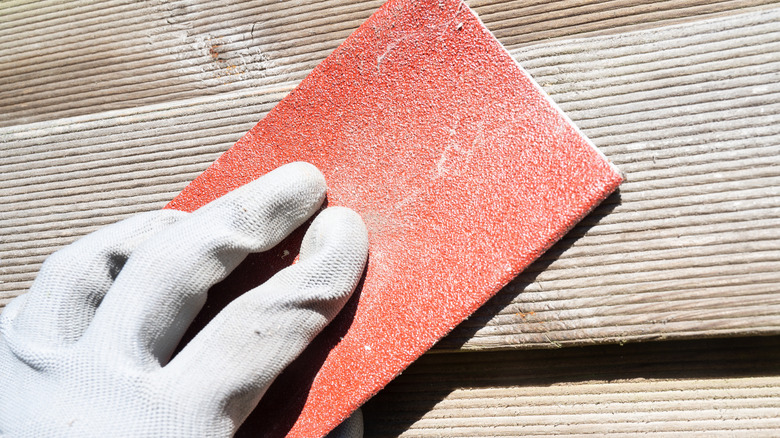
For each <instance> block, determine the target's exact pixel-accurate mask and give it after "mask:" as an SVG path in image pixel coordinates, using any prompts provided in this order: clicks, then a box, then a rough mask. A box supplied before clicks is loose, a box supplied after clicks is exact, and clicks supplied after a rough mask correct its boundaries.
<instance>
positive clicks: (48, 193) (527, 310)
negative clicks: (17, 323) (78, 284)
mask: <svg viewBox="0 0 780 438" xmlns="http://www.w3.org/2000/svg"><path fill="white" fill-rule="evenodd" d="M660 3H669V4H671V3H674V2H660ZM723 3H724V4H725V3H728V2H723ZM188 4H189V3H188ZM540 4H541V3H540ZM691 4H692V3H691ZM41 5H49V6H50V8H51V11H50V12H51V14H50V15H46V14H43V13H42V14H41V15H40V16H39V15H35V14H29V13H28V14H26V15H25V11H26V10H25V9H24V7H17V8H16V9H13V5H11V7H10V9H11V12H14V13H15V14H19V16H18V17H17V18H18V19H19V20H22V19H25V20H32V22H35V23H37V22H38V20H40V19H43V18H41V17H44V18H45V17H49V18H48V19H50V20H52V21H51V23H50V24H51V25H52V26H53V25H54V24H56V23H58V22H57V21H56V20H57V18H56V17H59V15H58V14H60V13H61V12H60V10H61V9H62V8H69V7H71V5H70V4H66V5H63V4H59V3H56V2H51V3H46V2H42V3H41ZM111 5H113V3H110V2H107V3H103V4H101V5H99V6H95V5H93V6H94V8H98V9H94V8H93V9H94V10H93V9H90V8H86V9H84V10H83V11H81V12H80V14H81V13H83V14H82V15H83V16H84V17H83V18H84V19H85V20H90V19H91V18H89V17H93V18H94V17H101V16H103V15H107V14H108V12H106V11H102V9H100V8H109V7H116V8H119V9H117V10H116V11H115V12H116V14H118V15H122V14H125V12H122V11H125V9H122V8H125V7H135V6H137V5H130V6H127V5H125V4H124V3H117V4H116V5H115V6H111ZM170 5H175V4H166V7H169V6H170ZM230 5H231V4H225V6H224V7H225V8H228V9H229V7H232V6H230ZM269 5H271V3H269ZM302 5H304V4H302ZM491 5H492V4H489V3H487V2H485V3H483V4H481V6H478V7H483V8H490V7H496V8H497V7H498V6H495V5H492V6H491ZM496 5H497V4H496ZM3 6H6V5H5V4H4V5H3ZM93 6H90V7H93ZM196 6H197V7H201V6H202V5H201V6H198V4H194V5H193V7H196ZM25 7H26V6H25ZM170 7H173V6H170ZM203 7H205V6H203ZM215 7H217V6H215ZM218 7H220V8H221V7H222V6H218ZM268 7H271V6H268ZM301 7H304V6H301ZM312 7H313V8H314V6H312ZM344 7H347V6H344ZM529 7H530V6H529ZM540 7H541V6H540ZM697 7H698V6H697ZM702 7H704V6H702ZM112 10H113V9H112ZM317 10H319V9H316V8H314V9H312V11H317ZM101 11H102V12H101ZM486 11H487V12H486ZM6 12H8V11H6ZM28 12H29V11H28ZM193 13H194V12H193ZM301 13H302V14H303V12H301ZM308 13H309V14H315V12H308ZM356 13H358V12H356ZM483 13H484V15H486V16H489V10H488V9H483ZM496 13H498V12H496ZM203 14H204V17H206V15H208V14H206V13H205V12H203ZM279 14H280V15H279V19H280V20H284V19H285V15H286V16H292V15H293V14H290V13H287V14H283V13H282V12H279ZM79 16H81V15H79ZM213 16H217V17H218V16H219V15H213V14H212V15H211V17H213ZM4 17H7V15H4ZM779 18H780V11H779V10H777V9H769V10H757V11H754V12H750V13H746V14H738V15H729V16H726V17H718V18H712V19H708V20H700V21H696V22H693V23H689V24H685V25H675V26H665V27H657V28H653V29H651V30H643V31H637V32H634V33H628V34H626V33H621V34H617V35H606V36H595V37H594V36H591V37H584V38H577V39H574V40H565V41H552V42H546V43H542V44H535V45H524V46H522V47H521V48H520V49H517V50H515V51H513V54H514V56H515V57H516V58H517V59H518V60H519V61H520V62H521V63H522V64H523V65H524V66H525V68H526V69H528V70H529V71H530V72H531V74H532V75H534V76H535V77H536V78H537V80H538V81H539V82H540V83H541V84H542V85H543V86H544V88H545V89H546V90H548V92H550V93H551V94H552V96H553V97H554V99H555V100H556V101H558V102H559V103H560V105H561V106H562V107H563V108H564V109H565V110H566V111H567V112H568V113H569V114H570V115H571V117H572V118H573V119H574V120H575V122H576V123H577V124H578V125H579V126H580V127H581V128H582V129H583V130H584V131H585V133H586V134H587V135H588V136H590V137H591V138H592V139H593V140H594V142H595V143H596V144H597V145H598V146H599V147H600V148H601V149H602V150H603V151H604V152H605V153H606V154H607V156H608V157H609V158H610V159H612V160H613V161H614V162H615V163H616V164H617V165H618V166H619V167H620V168H621V170H623V172H625V174H626V178H627V181H626V183H625V184H624V186H623V187H622V189H621V191H620V193H619V195H617V196H613V197H612V198H610V199H609V200H608V201H607V202H606V203H605V204H604V205H602V206H601V207H600V208H599V209H597V210H596V211H595V212H594V213H593V214H591V215H590V216H589V217H588V218H586V220H585V221H584V222H583V223H582V224H581V225H580V226H579V227H577V228H576V229H575V230H573V231H572V233H570V234H569V235H568V236H567V237H566V238H565V239H564V240H563V241H562V242H561V243H560V244H559V245H557V246H556V247H555V248H553V250H552V251H551V252H550V253H548V254H547V255H546V256H545V257H544V258H543V259H541V260H540V261H539V262H538V263H536V264H535V265H534V266H533V267H532V268H531V269H529V270H528V271H527V272H526V273H524V274H523V275H522V276H521V277H520V278H518V279H517V280H516V281H515V282H513V283H512V284H511V285H510V286H508V287H507V288H505V289H504V290H503V291H501V292H500V293H499V295H498V296H497V297H496V299H494V300H492V301H491V302H490V303H489V304H488V305H487V306H486V307H485V308H483V309H482V310H480V311H479V312H478V313H477V314H475V315H474V317H472V318H471V319H469V320H468V321H467V322H466V323H464V324H462V325H461V327H459V328H458V329H456V331H455V332H454V333H453V334H452V335H451V336H450V337H449V338H447V339H445V340H444V341H443V342H442V343H441V345H440V347H439V348H446V349H486V348H536V347H554V346H559V345H579V344H584V343H593V342H624V341H631V340H640V339H658V338H675V337H700V336H721V335H731V336H733V335H737V334H750V333H762V334H767V333H778V331H780V330H779V329H780V318H778V315H780V292H779V291H780V288H779V287H778V286H780V274H778V272H780V239H778V238H779V237H780V231H778V230H780V226H778V225H780V184H779V183H780V166H778V164H779V163H778V161H780V154H779V153H778V152H780V150H779V146H778V139H779V138H780V132H778V131H779V130H780V128H779V127H780V123H778V122H780V106H778V104H777V102H778V99H777V97H778V96H777V94H778V85H777V84H778V78H779V76H780V57H778V53H780V42H779V41H778V40H780V25H778V23H780V20H779ZM288 19H289V18H288ZM94 20H96V21H95V25H96V26H98V23H99V22H100V21H101V19H100V18H94ZM149 20H151V18H150V19H149ZM204 20H206V18H204ZM88 22H89V21H88ZM205 22H209V21H208V20H206V21H204V23H205ZM215 23H216V22H215ZM145 25H146V23H143V22H140V21H139V23H138V26H145ZM212 25H215V26H216V25H217V24H213V23H212ZM63 26H66V24H63ZM73 26H76V27H74V29H83V28H84V27H83V26H86V24H79V25H75V24H74V25H73ZM128 26H129V25H128ZM204 26H206V24H204ZM306 28H307V27H306V26H303V27H302V29H306ZM519 28H522V26H519V25H518V29H519ZM255 31H256V32H257V29H255ZM62 32H64V33H63V34H62V35H61V36H62V39H66V36H67V35H68V32H69V31H68V30H67V26H66V27H65V28H64V30H63V31H62ZM302 32H303V31H302ZM107 38H108V34H107ZM269 38H270V37H269ZM19 41H21V39H20V40H19ZM73 41H74V42H73V44H76V45H78V38H74V39H73ZM280 44H281V43H280ZM291 44H292V43H291ZM292 46H294V44H293V45H292ZM292 46H291V47H292ZM19 47H21V46H19ZM40 47H43V48H45V44H44V45H42V46H40ZM18 50H21V48H18ZM280 50H282V49H280ZM52 53H54V52H52ZM85 53H86V52H85ZM209 56H210V55H209ZM315 58H316V57H314V58H311V59H315ZM307 62H308V61H307ZM312 62H315V61H312ZM12 64H13V63H8V62H7V61H4V62H1V63H0V65H5V66H9V65H12ZM138 77H139V78H142V76H138ZM284 78H285V77H283V76H279V78H278V81H277V82H271V83H268V84H264V85H262V86H258V87H253V88H243V87H238V88H236V89H230V88H229V87H228V88H224V89H222V90H227V91H223V92H221V94H218V95H214V96H210V95H202V96H196V97H191V98H189V99H183V100H177V101H175V102H168V101H164V102H159V103H153V104H148V105H144V106H138V107H134V108H126V109H114V110H111V111H102V112H96V113H93V114H84V115H76V116H72V117H67V118H57V119H54V120H45V119H46V117H48V116H46V117H44V118H43V119H41V120H40V121H36V122H32V123H26V124H14V125H10V126H6V127H3V128H1V129H0V144H1V146H0V205H2V206H3V207H2V209H1V210H0V306H1V305H3V304H4V303H5V302H7V301H8V300H9V299H11V298H12V297H14V296H16V295H18V294H19V293H21V292H23V291H24V290H26V288H28V287H29V285H30V284H31V282H32V279H33V278H34V275H35V273H36V272H37V270H38V269H39V267H40V264H41V262H42V261H43V259H44V258H45V257H46V256H47V255H48V254H50V253H51V252H52V251H54V250H55V249H57V248H59V247H61V246H63V245H65V244H67V243H69V242H71V241H73V240H74V239H75V238H77V237H78V236H81V235H83V234H86V233H87V232H89V231H92V230H94V229H95V228H97V227H99V226H101V225H104V224H107V223H110V222H114V221H116V220H118V219H120V218H122V217H125V216H127V215H130V214H133V213H136V212H140V211H146V210H151V209H156V208H160V207H162V206H163V205H164V204H165V203H166V202H167V201H168V200H169V199H171V198H172V197H173V196H174V195H175V194H176V193H177V192H178V191H179V190H181V189H182V188H183V187H184V186H185V185H186V184H187V182H188V181H189V180H191V179H192V178H193V177H195V176H196V175H197V174H199V173H200V172H201V171H202V170H203V169H205V167H207V166H208V164H210V163H211V162H212V161H213V160H214V159H215V158H216V157H217V156H218V155H219V154H220V153H221V152H222V151H224V150H226V149H227V148H228V147H229V146H230V145H231V144H232V143H233V142H234V141H235V140H237V139H238V138H239V137H240V136H241V135H242V134H243V133H244V132H246V131H247V130H248V129H249V128H250V127H251V126H252V125H253V124H254V123H255V122H256V121H257V120H258V119H259V118H260V117H261V116H262V115H263V114H264V113H265V112H266V111H268V110H269V109H270V108H271V107H273V105H274V104H275V103H276V102H277V101H278V100H279V99H281V97H283V96H284V94H285V93H286V92H289V90H291V89H292V88H293V87H294V85H295V83H296V80H295V79H290V80H285V79H284ZM286 78H294V76H287V77H286ZM138 81H139V82H138V83H141V82H143V79H138ZM258 83H259V82H258ZM157 86H159V87H162V85H160V84H157ZM74 87H75V85H74ZM128 87H130V89H133V87H134V86H133V85H132V84H130V85H128ZM159 87H158V88H159ZM109 88H110V87H109ZM152 88H155V87H152ZM163 88H164V87H163ZM99 90H102V88H99ZM28 92H29V93H35V92H36V87H34V86H32V87H31V88H29V89H28ZM101 92H102V91H101ZM166 93H167V92H166ZM184 95H187V94H186V93H184V94H182V95H181V96H184ZM79 96H80V95H79V94H78V93H77V94H71V95H67V96H66V95H63V96H61V98H62V99H63V101H62V102H63V105H65V106H66V107H68V108H74V107H77V106H78V105H80V104H81V103H83V102H84V100H81V98H80V97H79ZM158 97H159V98H160V99H171V98H174V97H180V95H173V94H171V95H165V93H163V94H161V95H160V96H158ZM57 99H60V97H57ZM85 99H86V98H85ZM100 99H103V98H102V97H101V98H99V99H98V100H100ZM66 100H69V102H66ZM152 100H154V99H152ZM134 102H135V103H137V102H136V101H134ZM112 105H114V104H113V103H112V104H110V105H108V107H111V106H112ZM103 108H104V107H102V106H99V107H94V106H86V107H84V108H82V109H84V110H85V111H95V110H97V109H103ZM36 111H37V110H36ZM79 111H80V110H79ZM33 112H35V111H33ZM36 114H43V113H38V112H36ZM56 115H62V113H56V112H55V113H49V116H56ZM36 117H37V116H36ZM9 120H10V119H9ZM17 121H18V120H17Z"/></svg>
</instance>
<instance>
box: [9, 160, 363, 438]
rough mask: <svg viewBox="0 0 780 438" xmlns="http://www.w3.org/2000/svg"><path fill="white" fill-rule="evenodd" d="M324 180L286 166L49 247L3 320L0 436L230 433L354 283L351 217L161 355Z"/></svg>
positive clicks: (315, 229)
mask: <svg viewBox="0 0 780 438" xmlns="http://www.w3.org/2000/svg"><path fill="white" fill-rule="evenodd" d="M325 190H326V186H325V180H324V178H323V176H322V174H321V173H320V172H319V171H318V170H317V169H316V168H314V167H313V166H311V165H308V164H305V163H293V164H289V165H287V166H283V167H281V168H279V169H277V170H275V171H273V172H271V173H269V174H267V175H265V176H263V177H262V178H260V179H258V180H257V181H255V182H253V183H251V184H248V185H246V186H244V187H241V188H239V189H236V190H234V191H233V192H231V193H229V194H228V195H225V196H224V197H222V198H220V199H218V200H216V201H214V202H212V203H210V204H208V205H206V206H204V207H203V208H201V209H199V210H197V211H196V212H194V213H183V212H178V211H171V210H163V211H155V212H150V213H145V214H142V215H138V216H135V217H132V218H129V219H126V220H124V221H122V222H119V223H117V224H114V225H112V226H109V227H106V228H104V229H101V230H99V231H97V232H95V233H93V234H91V235H89V236H86V237H85V238H83V239H81V240H79V241H78V242H76V243H74V244H72V245H70V246H68V247H66V248H64V249H62V250H60V251H58V252H57V253H55V254H53V255H52V256H51V257H49V258H48V259H47V260H46V262H45V263H44V265H43V267H42V269H41V272H40V273H39V276H38V278H37V279H36V281H35V283H34V284H33V286H32V288H31V290H30V292H29V293H27V294H25V295H22V296H20V297H18V298H16V299H15V300H14V301H12V302H11V303H10V304H9V305H8V307H7V308H6V309H5V311H4V312H3V313H2V315H0V388H2V391H0V436H2V437H4V438H11V437H106V436H116V437H199V436H200V437H206V436H208V437H227V436H232V434H233V433H234V432H235V430H236V429H237V428H238V426H239V425H240V424H241V422H242V421H243V420H244V419H245V418H246V416H247V415H248V414H249V413H250V412H251V410H252V409H253V408H254V407H255V406H256V405H257V403H258V401H259V400H260V398H261V397H262V395H263V394H264V392H265V390H266V389H267V387H268V386H269V385H270V384H271V382H272V381H273V380H274V378H275V377H276V376H277V375H278V373H279V372H281V371H282V370H283V369H284V368H285V367H286V365H287V364H288V363H289V362H290V361H292V360H293V359H294V358H295V357H296V356H297V355H298V354H299V353H300V351H301V350H302V349H303V348H304V347H305V346H306V345H307V344H308V343H309V342H310V341H311V340H312V339H313V337H314V336H315V335H316V334H317V333H318V332H319V331H320V330H321V329H322V328H323V327H324V326H325V325H326V324H327V323H328V322H329V321H330V320H331V319H332V318H333V317H334V316H335V315H336V314H337V313H338V312H339V310H340V309H341V308H342V306H343V305H344V303H345V302H346V301H347V299H348V298H349V296H350V294H351V293H352V291H353V289H354V288H355V285H356V284H357V282H358V279H359V278H360V276H361V274H362V271H363V268H364V264H365V260H366V255H367V251H368V237H367V232H366V229H365V226H364V225H363V222H362V221H361V220H360V217H359V216H358V215H357V214H356V213H354V212H352V211H351V210H348V209H345V208H329V209H326V210H324V211H323V212H322V213H321V214H320V215H319V216H318V217H317V218H316V219H315V220H314V222H313V223H312V225H311V227H310V228H309V230H308V232H307V234H306V236H305V237H304V240H303V243H302V246H301V251H300V260H299V262H298V263H296V264H295V265H293V266H291V267H289V268H287V269H284V270H282V271H280V272H279V273H277V274H276V275H275V276H274V277H273V278H271V279H270V280H269V281H268V282H266V283H265V284H263V285H261V286H259V287H258V288H256V289H254V290H252V291H250V292H248V293H246V294H244V295H242V296H241V297H240V298H238V299H237V300H235V301H234V302H233V303H231V304H230V305H229V306H228V307H226V308H225V309H224V310H223V311H222V312H221V313H220V314H219V315H218V316H217V317H216V318H215V319H214V320H212V321H211V322H210V323H209V324H208V325H207V326H206V327H205V328H204V329H203V330H202V331H201V332H200V333H199V334H198V335H197V336H196V337H195V339H193V340H192V341H191V342H190V343H189V344H188V345H187V346H186V347H185V348H184V349H183V350H182V351H181V352H180V353H179V354H177V355H176V357H174V358H173V359H172V360H171V359H170V357H171V355H172V353H173V350H174V348H175V346H176V345H177V343H178V342H179V340H180V339H181V336H182V334H183V333H184V331H185V330H186V328H187V327H188V326H189V324H190V323H191V322H192V320H193V318H194V317H195V315H196V314H197V313H198V311H199V310H200V308H201V307H202V306H203V303H204V300H205V298H206V292H207V291H208V289H209V288H210V287H211V286H212V285H213V284H214V283H216V282H218V281H220V280H221V279H223V278H224V277H225V276H226V275H227V274H229V273H230V272H231V271H232V270H233V268H235V267H236V266H237V265H238V264H239V263H240V262H241V261H242V260H243V259H244V257H245V256H246V255H247V254H248V253H250V252H259V251H264V250H267V249H269V248H271V247H273V246H275V245H276V244H277V243H278V242H279V241H280V240H282V239H283V238H284V237H285V236H287V235H288V234H289V233H290V232H291V231H292V230H293V229H295V228H297V227H298V226H299V225H301V224H302V223H303V222H305V221H306V220H307V219H308V218H309V217H310V216H311V215H312V214H314V212H315V211H316V210H317V209H318V208H319V207H320V205H321V204H322V202H323V199H324V196H325ZM358 426H359V427H360V425H358ZM347 433H352V434H354V433H355V431H354V430H352V431H347Z"/></svg>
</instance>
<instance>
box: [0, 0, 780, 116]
mask: <svg viewBox="0 0 780 438" xmlns="http://www.w3.org/2000/svg"><path fill="white" fill-rule="evenodd" d="M382 3H383V0H371V1H358V0H298V1H295V2H278V1H273V0H254V1H243V0H240V1H239V0H229V1H220V2H205V1H195V0H177V1H162V0H153V1H146V2H127V1H121V0H108V1H102V2H97V1H94V0H75V1H69V2H60V1H56V0H47V1H41V2H4V3H3V4H2V6H0V83H2V84H5V85H6V86H5V87H2V88H0V126H9V125H13V124H19V123H30V122H34V121H41V120H52V119H56V118H62V117H70V116H75V115H83V114H92V113H96V112H99V111H107V110H112V109H119V108H129V107H134V106H139V105H147V104H152V103H161V102H168V101H172V100H179V99H186V98H192V97H197V96H205V95H214V94H220V93H228V92H231V91H236V90H241V89H246V88H249V87H262V86H268V85H270V84H275V83H281V82H288V81H297V80H300V79H302V78H303V77H304V76H305V75H306V74H307V73H308V72H309V71H310V70H311V69H312V68H313V67H314V66H315V65H317V63H319V62H320V61H321V60H322V59H324V58H325V56H327V55H328V54H329V53H330V52H331V51H332V50H333V49H334V48H335V47H337V46H338V44H339V43H340V42H341V41H343V39H344V38H346V37H347V36H348V35H349V34H350V33H351V32H352V31H353V30H354V29H355V28H356V27H357V26H359V25H360V24H361V23H362V22H363V21H364V20H365V19H366V18H368V16H369V15H370V14H371V13H372V12H373V11H374V10H375V9H376V8H377V7H379V5H381V4H382ZM469 4H471V5H472V6H473V7H474V8H475V10H476V11H477V12H478V13H479V14H480V15H481V17H482V19H483V20H484V21H485V23H486V24H487V25H488V27H490V28H491V29H492V30H493V31H494V32H495V34H496V35H497V36H498V38H499V39H500V40H501V41H502V42H503V43H504V44H506V45H508V46H510V47H519V46H522V45H528V44H531V43H534V42H539V41H544V40H550V39H556V38H563V37H572V36H583V35H594V34H602V33H616V32H625V31H627V30H632V29H637V28H645V27H657V26H661V25H665V24H669V23H675V22H680V21H686V20H692V19H700V18H702V17H711V16H717V15H722V14H734V13H738V12H745V11H750V10H757V9H762V8H767V7H771V6H772V5H773V4H775V5H776V4H777V2H776V1H772V0H725V1H715V2H713V1H701V0H667V1H662V2H646V3H643V2H637V1H636V0H610V1H602V2H590V1H581V0H558V1H551V2H550V1H540V0H534V1H528V0H514V1H493V0H482V1H480V0H473V1H471V2H469Z"/></svg>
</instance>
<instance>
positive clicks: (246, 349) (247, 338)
mask: <svg viewBox="0 0 780 438" xmlns="http://www.w3.org/2000/svg"><path fill="white" fill-rule="evenodd" d="M367 254H368V232H367V231H366V227H365V225H364V224H363V222H362V220H361V218H360V216H359V215H358V214H357V213H355V212H354V211H352V210H349V209H347V208H344V207H332V208H328V209H326V210H325V211H323V212H322V213H320V214H319V216H317V218H316V219H315V220H314V222H313V223H312V225H311V227H309V230H308V231H307V232H306V235H305V236H304V238H303V243H302V244H301V252H300V260H299V262H298V263H296V264H295V265H292V266H289V267H287V268H285V269H283V270H282V271H280V272H278V273H277V274H276V275H275V276H273V277H272V278H271V279H270V280H268V281H267V282H266V283H264V284H262V285H261V286H258V287H257V288H255V289H253V290H251V291H249V292H247V293H245V294H243V295H242V296H240V297H238V298H237V299H235V300H234V301H233V302H231V303H230V304H229V305H228V306H227V307H225V308H224V309H222V311H221V312H220V313H219V314H218V315H217V316H216V317H215V318H214V319H213V320H212V321H211V322H210V323H209V324H208V325H206V327H205V328H204V329H203V330H201V332H200V333H198V335H197V336H195V338H194V339H193V340H192V341H190V343H189V344H187V346H186V347H184V349H183V350H182V351H180V352H179V353H178V354H177V355H176V357H175V358H174V359H173V360H171V362H170V363H169V364H168V365H167V366H166V367H165V368H163V369H162V370H161V374H162V375H164V376H165V377H166V378H167V380H169V381H174V382H176V383H175V385H178V386H179V387H180V388H182V390H183V391H185V390H190V393H191V394H192V397H193V398H199V399H201V400H202V401H203V403H205V404H211V405H212V408H213V409H215V410H222V412H217V413H216V414H217V415H223V416H228V417H230V418H231V420H232V421H233V422H234V423H235V424H239V423H241V422H243V420H244V419H245V418H246V416H247V415H248V414H249V412H250V411H251V409H253V408H254V405H255V404H256V403H257V400H259V398H260V397H261V396H262V394H263V393H264V392H265V391H266V389H267V388H268V386H269V385H270V384H271V382H273V381H274V379H275V378H276V376H277V375H278V374H279V373H280V372H281V371H282V370H283V369H284V368H285V367H286V366H287V365H288V364H289V363H290V362H291V361H292V360H293V359H295V358H296V357H298V355H299V354H300V353H301V351H303V349H304V348H306V347H307V345H308V344H309V343H310V342H311V341H312V339H314V337H315V336H316V335H317V334H318V333H319V332H320V331H321V330H322V329H323V328H324V327H325V326H326V325H327V324H328V323H329V322H330V321H331V320H332V319H333V318H334V317H335V316H336V314H337V313H338V312H339V311H340V310H341V309H342V307H343V306H344V304H345V303H346V302H347V300H348V299H349V297H350V296H351V294H352V292H353V291H354V289H355V287H356V285H357V284H358V282H359V280H360V278H361V276H362V274H363V270H364V267H365V263H366V257H367ZM253 402H254V403H253Z"/></svg>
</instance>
